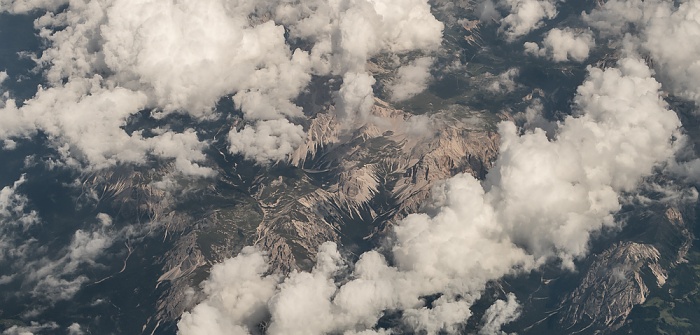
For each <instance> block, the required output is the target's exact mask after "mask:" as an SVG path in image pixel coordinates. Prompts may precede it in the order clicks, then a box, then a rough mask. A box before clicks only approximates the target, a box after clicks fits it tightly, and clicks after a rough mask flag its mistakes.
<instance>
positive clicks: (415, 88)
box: [388, 57, 434, 101]
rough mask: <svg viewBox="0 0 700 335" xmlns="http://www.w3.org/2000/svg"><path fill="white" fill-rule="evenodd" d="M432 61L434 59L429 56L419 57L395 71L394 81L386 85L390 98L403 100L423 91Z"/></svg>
mask: <svg viewBox="0 0 700 335" xmlns="http://www.w3.org/2000/svg"><path fill="white" fill-rule="evenodd" d="M433 62H434V59H433V58H431V57H421V58H418V59H416V60H414V61H413V62H411V63H410V64H407V65H403V66H401V67H400V68H399V69H398V71H397V72H396V77H395V78H394V81H393V82H392V83H391V85H389V87H388V90H389V92H390V94H391V100H393V101H403V100H406V99H409V98H412V97H413V96H415V95H416V94H418V93H420V92H423V91H424V90H425V89H426V88H427V87H428V83H429V82H430V79H431V75H430V67H431V66H432V65H433Z"/></svg>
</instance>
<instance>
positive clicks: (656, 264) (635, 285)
mask: <svg viewBox="0 0 700 335" xmlns="http://www.w3.org/2000/svg"><path fill="white" fill-rule="evenodd" d="M660 213H663V215H659V216H653V217H651V218H650V219H651V220H650V221H651V222H650V224H648V225H647V226H645V227H644V228H646V229H645V231H644V232H643V233H642V234H641V235H636V236H635V238H634V239H635V240H637V241H622V242H618V243H615V244H613V245H612V246H610V247H609V248H607V249H605V250H604V251H603V252H601V253H599V254H597V255H594V256H593V258H592V261H591V264H590V266H588V268H587V270H586V272H585V274H584V276H583V279H582V280H581V282H580V284H579V285H578V286H577V287H576V289H575V290H574V291H573V292H571V293H570V294H569V295H568V296H567V297H566V298H565V299H564V301H563V302H562V303H561V304H560V306H561V308H562V311H561V313H560V315H561V317H560V322H561V324H562V325H563V326H564V328H566V329H571V328H572V327H577V329H589V328H590V330H597V331H598V332H601V333H610V332H612V331H614V330H617V329H619V328H620V327H621V326H623V325H624V324H625V321H626V320H627V317H628V316H629V314H630V312H631V311H632V309H633V308H634V307H635V306H637V305H641V304H643V303H644V302H645V301H646V300H647V298H648V297H649V294H650V293H651V291H652V290H654V289H660V288H662V287H663V286H664V285H665V284H666V281H667V279H668V277H669V272H670V270H671V269H672V268H674V267H675V266H677V265H678V264H679V263H681V262H684V261H685V260H684V257H685V255H686V254H687V252H688V250H689V248H690V246H691V243H692V241H693V238H694V237H693V235H692V233H690V231H689V230H688V228H687V226H686V224H685V222H684V220H683V215H682V214H681V212H680V211H679V209H678V208H675V207H669V208H667V209H666V210H665V211H663V210H660ZM645 224H646V223H645ZM650 234H653V235H654V236H653V237H652V238H646V239H645V235H650Z"/></svg>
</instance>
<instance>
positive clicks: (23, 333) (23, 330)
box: [2, 322, 58, 335]
mask: <svg viewBox="0 0 700 335" xmlns="http://www.w3.org/2000/svg"><path fill="white" fill-rule="evenodd" d="M56 329H58V325H57V324H56V323H55V322H48V323H38V322H31V323H30V325H28V326H12V327H10V328H8V329H6V330H5V331H3V332H2V335H33V334H34V333H36V332H43V331H55V330H56Z"/></svg>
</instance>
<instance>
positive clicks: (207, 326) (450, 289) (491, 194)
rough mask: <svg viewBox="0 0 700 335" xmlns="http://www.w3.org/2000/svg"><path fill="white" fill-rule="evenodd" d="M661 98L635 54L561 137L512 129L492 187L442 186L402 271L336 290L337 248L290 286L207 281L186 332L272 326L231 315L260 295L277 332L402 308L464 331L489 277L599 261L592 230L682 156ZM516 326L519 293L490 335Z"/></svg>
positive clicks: (351, 281)
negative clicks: (591, 252)
mask: <svg viewBox="0 0 700 335" xmlns="http://www.w3.org/2000/svg"><path fill="white" fill-rule="evenodd" d="M659 89H660V85H659V84H658V83H657V82H656V81H655V80H654V79H653V78H652V77H651V71H650V70H649V69H648V68H647V67H646V66H645V65H644V63H643V62H641V61H639V60H636V59H623V60H621V61H620V62H619V67H618V68H611V69H606V70H601V69H596V68H591V69H589V76H588V78H587V79H586V81H585V82H584V83H583V84H582V85H581V86H580V87H579V89H578V93H577V95H576V97H575V99H574V102H575V106H574V107H575V109H576V110H578V114H580V115H579V116H577V117H574V116H571V117H568V118H567V119H565V120H564V121H563V122H562V123H560V124H559V126H558V129H557V131H556V134H555V136H554V138H553V139H551V140H550V139H548V138H547V136H546V135H545V132H544V131H543V130H539V129H536V130H534V131H526V132H525V134H523V135H519V134H518V131H517V129H516V127H515V125H513V124H512V123H510V122H506V123H503V124H502V125H501V127H500V134H501V137H502V143H501V154H500V156H499V158H498V160H497V161H496V164H495V166H494V168H493V169H492V170H491V171H490V172H489V174H488V175H487V179H486V181H485V182H484V185H483V186H482V184H481V183H480V182H479V181H478V180H476V179H475V178H474V177H472V176H471V175H466V174H460V175H457V176H455V177H453V178H451V179H449V180H447V181H445V182H444V183H442V184H440V185H439V186H437V187H436V189H435V190H434V192H433V194H432V198H431V199H430V201H429V202H428V204H427V205H426V213H430V215H428V214H413V215H409V216H408V217H406V218H405V219H404V220H402V221H401V222H399V223H397V224H396V225H395V226H394V230H393V237H392V238H391V239H390V242H391V246H390V251H389V256H390V257H391V264H392V265H389V263H388V262H387V261H386V260H385V259H384V256H382V255H381V254H380V253H379V252H377V251H369V252H366V253H364V254H362V255H361V256H360V258H359V260H358V261H357V263H355V264H354V266H352V267H351V270H352V273H351V275H350V276H348V277H343V278H344V279H343V280H341V281H340V282H336V281H335V280H334V278H335V276H336V275H339V274H340V273H341V272H342V271H344V270H343V269H345V268H346V265H345V264H344V261H343V260H342V259H341V258H340V257H339V255H338V252H337V250H336V249H335V245H334V244H330V243H327V244H324V245H323V247H322V248H321V249H320V251H319V254H318V256H317V264H316V266H315V267H314V270H313V271H311V272H294V273H292V274H290V275H289V276H288V277H287V278H285V279H284V280H283V281H282V282H281V284H279V285H278V286H276V285H275V283H276V282H277V281H278V280H280V279H279V278H277V277H271V276H262V280H260V279H251V278H252V277H254V275H255V274H258V275H260V274H262V273H265V270H266V268H260V265H259V264H260V263H258V265H257V266H256V267H255V268H254V269H253V267H251V269H252V270H247V271H248V272H245V270H240V272H245V273H247V274H246V278H244V279H242V280H236V279H233V280H230V281H227V282H226V283H225V284H223V285H221V280H220V279H218V278H220V276H212V277H211V278H210V279H209V280H207V281H206V282H205V284H204V285H205V286H204V287H205V291H206V293H207V296H208V298H207V299H206V300H205V301H204V302H203V303H202V304H200V305H198V306H197V307H195V309H194V310H193V312H192V313H186V314H185V315H184V316H183V319H182V321H181V322H180V323H179V328H180V334H183V335H186V334H197V333H202V332H204V331H208V332H212V330H211V329H214V328H212V327H221V325H226V327H228V329H237V330H240V331H241V332H242V333H243V334H245V333H246V332H247V329H250V324H251V323H255V321H257V320H259V319H255V320H253V319H252V318H251V319H246V318H245V317H244V316H242V315H243V314H242V313H241V312H231V311H230V310H229V308H230V307H225V306H237V305H238V304H241V303H242V302H243V301H246V300H252V301H255V303H253V304H246V306H256V307H255V308H256V311H259V310H258V308H260V309H265V310H266V311H267V312H268V313H270V318H269V323H268V328H267V329H268V333H269V334H323V333H343V332H349V333H356V332H361V331H365V330H372V329H373V328H374V326H375V325H376V323H377V321H378V320H379V318H380V317H381V316H382V314H383V312H384V311H386V310H400V311H402V312H403V319H402V320H403V322H404V324H405V325H406V326H410V327H412V328H413V329H415V330H416V331H425V332H427V333H429V334H434V333H437V332H438V331H440V330H444V331H447V332H448V333H449V332H454V331H456V330H457V329H458V327H459V325H460V324H462V323H463V322H464V321H465V320H466V319H468V318H469V317H470V316H471V311H470V307H471V305H472V304H473V303H474V301H476V299H478V298H479V296H480V294H481V292H482V291H483V290H484V288H485V286H486V284H487V283H488V282H489V281H491V280H496V279H499V278H501V277H502V276H504V275H506V274H516V273H520V272H523V271H524V272H527V271H529V270H531V269H534V268H536V267H538V266H540V265H542V264H544V263H545V262H547V261H549V260H552V259H559V260H561V261H562V266H565V267H570V268H571V267H573V263H572V261H573V260H574V259H576V258H579V257H583V256H584V255H585V254H586V253H587V252H588V243H589V240H590V236H591V234H593V233H594V232H596V231H599V230H600V229H602V228H603V227H605V226H614V225H616V223H615V222H614V221H613V218H612V214H613V213H614V212H615V211H617V210H618V209H619V207H620V203H619V200H618V196H619V194H620V193H621V192H625V191H632V190H634V188H635V187H636V186H637V184H638V183H639V182H640V181H641V179H642V178H643V177H645V176H648V175H650V174H651V173H652V169H653V168H654V166H655V165H656V164H658V163H661V162H664V161H666V160H667V159H668V158H670V157H672V156H673V154H674V151H675V148H674V147H673V145H672V142H671V138H672V137H673V136H674V135H677V131H678V127H679V126H680V122H679V120H678V118H677V117H676V115H675V114H674V113H673V112H672V111H670V110H668V109H667V106H666V104H665V102H664V101H663V100H662V99H661V97H660V92H659ZM251 252H252V253H251ZM250 259H256V261H257V262H262V263H263V264H264V262H265V260H264V258H263V255H262V254H260V253H259V252H254V251H251V250H248V251H246V252H245V253H243V254H242V255H241V256H238V257H236V258H233V259H232V260H229V261H227V262H226V263H224V264H222V265H215V266H214V269H213V271H216V272H217V273H218V271H224V269H225V268H227V267H228V266H227V265H226V264H241V263H245V262H248V261H249V260H250ZM233 268H236V267H235V266H234V267H233ZM251 280H255V282H256V283H265V284H264V289H262V288H252V289H251V290H249V291H248V292H250V294H253V295H255V292H262V293H261V294H260V295H257V296H254V297H249V298H245V299H244V300H240V301H239V300H237V299H236V298H235V297H236V296H237V295H236V294H233V295H229V294H226V295H223V296H222V295H221V294H219V292H222V291H225V290H234V291H236V292H237V291H238V290H240V289H241V287H248V286H250V284H248V283H249V282H250V281H251ZM211 285H216V290H212V289H211V288H212V287H213V286H211ZM434 294H441V296H440V297H439V298H438V299H437V300H435V301H434V302H432V304H431V308H427V307H426V306H425V301H424V300H423V299H422V297H425V296H430V295H434ZM212 299H215V300H217V301H218V302H217V304H218V305H212V303H211V301H212ZM229 299H230V300H229ZM200 306H204V307H200ZM262 314H264V312H262V311H259V312H256V314H255V315H262ZM515 317H517V302H516V301H515V300H514V297H513V296H510V297H509V299H508V301H507V302H499V303H496V304H495V305H494V306H493V307H492V308H490V309H489V312H488V314H487V318H486V319H485V320H484V327H485V328H484V329H485V330H484V331H490V330H497V329H498V328H500V326H501V325H502V324H504V323H506V322H509V321H511V320H513V319H514V318H515ZM212 322H214V323H212ZM246 327H248V328H246ZM217 329H223V328H217ZM378 331H379V332H381V331H384V329H379V330H378Z"/></svg>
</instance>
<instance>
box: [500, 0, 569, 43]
mask: <svg viewBox="0 0 700 335" xmlns="http://www.w3.org/2000/svg"><path fill="white" fill-rule="evenodd" d="M500 5H501V6H503V7H506V8H507V9H508V13H509V14H508V15H507V16H506V17H504V18H503V19H501V27H500V28H499V32H500V33H501V34H503V35H504V36H505V37H506V39H507V40H508V41H510V42H512V41H514V40H516V39H518V38H519V37H522V36H524V35H526V34H528V33H530V32H531V31H533V30H534V29H537V28H539V27H541V26H542V25H543V21H544V20H545V19H550V20H551V19H553V18H554V17H556V16H557V7H556V5H557V1H556V0H501V2H500Z"/></svg>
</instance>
